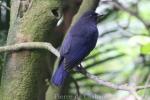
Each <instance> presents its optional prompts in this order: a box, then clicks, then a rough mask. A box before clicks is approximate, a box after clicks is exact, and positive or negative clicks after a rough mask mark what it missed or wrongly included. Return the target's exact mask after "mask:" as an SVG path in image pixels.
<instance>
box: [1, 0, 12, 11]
mask: <svg viewBox="0 0 150 100" xmlns="http://www.w3.org/2000/svg"><path fill="white" fill-rule="evenodd" d="M0 6H2V7H4V8H5V9H7V10H9V11H10V8H9V7H8V6H6V5H4V4H3V3H2V1H0Z"/></svg>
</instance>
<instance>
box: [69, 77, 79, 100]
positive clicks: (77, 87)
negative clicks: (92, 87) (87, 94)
mask: <svg viewBox="0 0 150 100" xmlns="http://www.w3.org/2000/svg"><path fill="white" fill-rule="evenodd" d="M71 79H72V81H73V83H74V85H75V87H76V90H77V98H78V100H79V99H80V87H79V85H78V82H77V81H76V80H75V79H74V78H73V77H71ZM77 98H76V97H75V99H77Z"/></svg>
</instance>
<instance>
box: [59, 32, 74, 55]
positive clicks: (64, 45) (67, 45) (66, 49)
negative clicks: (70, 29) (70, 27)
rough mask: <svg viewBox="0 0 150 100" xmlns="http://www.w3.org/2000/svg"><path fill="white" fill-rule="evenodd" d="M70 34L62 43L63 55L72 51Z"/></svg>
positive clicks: (61, 50) (61, 53) (61, 51)
mask: <svg viewBox="0 0 150 100" xmlns="http://www.w3.org/2000/svg"><path fill="white" fill-rule="evenodd" d="M68 34H69V33H68ZM68 34H67V36H66V37H65V39H64V40H63V43H62V45H61V48H60V55H61V56H64V55H66V54H67V53H68V52H69V51H70V48H71V42H72V37H71V36H70V35H68Z"/></svg>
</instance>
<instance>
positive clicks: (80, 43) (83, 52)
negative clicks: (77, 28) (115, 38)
mask: <svg viewBox="0 0 150 100" xmlns="http://www.w3.org/2000/svg"><path fill="white" fill-rule="evenodd" d="M91 49H93V48H91V45H90V42H89V41H87V40H86V39H84V38H83V37H73V40H72V41H71V43H70V50H69V52H68V53H67V54H65V55H64V64H65V68H66V70H70V69H72V68H73V67H74V66H76V65H78V64H79V63H80V62H81V61H82V60H83V59H84V57H86V56H87V55H88V54H89V53H90V51H91Z"/></svg>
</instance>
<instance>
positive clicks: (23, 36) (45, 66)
mask: <svg viewBox="0 0 150 100" xmlns="http://www.w3.org/2000/svg"><path fill="white" fill-rule="evenodd" d="M26 6H28V8H25V7H26ZM60 7H61V2H60V0H32V1H31V0H12V2H11V21H10V29H9V33H8V38H7V45H10V44H15V43H21V42H30V41H49V42H51V43H53V45H57V41H55V42H53V41H51V40H52V39H53V37H52V36H54V34H53V29H54V27H55V26H56V23H57V19H56V16H55V15H54V14H53V13H52V11H54V10H58V9H60ZM49 58H50V59H49ZM54 58H55V57H54V56H53V55H50V54H49V53H48V52H46V51H44V50H30V51H25V50H22V51H18V52H11V53H7V54H6V60H5V67H4V68H3V75H2V92H3V93H2V100H45V92H46V90H47V87H48V86H47V84H46V80H47V79H50V75H51V73H50V70H49V67H50V68H51V69H52V67H53V63H54ZM51 71H52V70H51ZM51 93H53V91H51ZM51 100H54V99H53V98H51Z"/></svg>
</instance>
